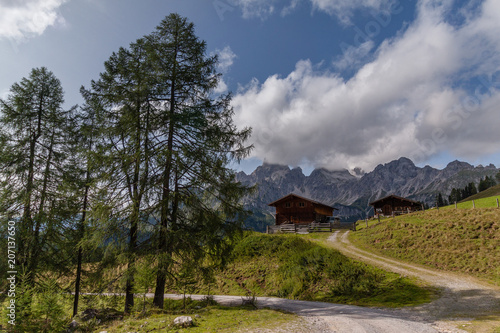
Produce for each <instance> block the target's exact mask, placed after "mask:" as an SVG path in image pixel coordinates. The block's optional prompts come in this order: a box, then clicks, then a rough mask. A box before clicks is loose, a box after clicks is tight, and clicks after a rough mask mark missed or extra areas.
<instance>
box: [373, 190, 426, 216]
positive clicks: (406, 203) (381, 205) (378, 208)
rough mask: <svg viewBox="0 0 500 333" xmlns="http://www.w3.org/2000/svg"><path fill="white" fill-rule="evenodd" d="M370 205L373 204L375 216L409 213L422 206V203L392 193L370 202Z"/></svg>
mask: <svg viewBox="0 0 500 333" xmlns="http://www.w3.org/2000/svg"><path fill="white" fill-rule="evenodd" d="M370 206H373V210H374V212H375V216H378V215H384V216H392V215H399V214H405V213H411V212H415V211H417V210H420V209H421V208H422V204H421V203H420V202H418V201H414V200H410V199H406V198H402V197H398V196H396V195H393V194H391V195H389V196H387V197H384V198H382V199H378V200H376V201H373V202H370Z"/></svg>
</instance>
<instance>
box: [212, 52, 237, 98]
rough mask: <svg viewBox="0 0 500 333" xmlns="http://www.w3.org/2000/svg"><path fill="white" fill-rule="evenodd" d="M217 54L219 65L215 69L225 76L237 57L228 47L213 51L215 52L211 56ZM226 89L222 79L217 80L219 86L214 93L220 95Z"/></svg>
mask: <svg viewBox="0 0 500 333" xmlns="http://www.w3.org/2000/svg"><path fill="white" fill-rule="evenodd" d="M215 54H217V56H218V59H219V63H218V64H217V69H218V70H219V72H220V73H222V74H226V73H227V72H228V71H229V69H230V68H231V66H232V65H233V63H234V59H236V58H237V55H236V54H235V53H234V52H233V50H231V47H230V46H226V47H224V48H223V49H222V50H219V49H217V50H215V52H213V53H212V55H215ZM227 90H228V87H227V84H226V82H225V81H224V78H220V79H219V85H218V86H217V88H216V89H215V93H218V94H222V93H225V92H227Z"/></svg>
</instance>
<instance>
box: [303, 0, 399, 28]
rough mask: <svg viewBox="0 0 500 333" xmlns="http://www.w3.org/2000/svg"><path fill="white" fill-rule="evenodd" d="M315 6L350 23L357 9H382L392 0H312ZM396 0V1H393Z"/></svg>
mask: <svg viewBox="0 0 500 333" xmlns="http://www.w3.org/2000/svg"><path fill="white" fill-rule="evenodd" d="M310 1H311V3H312V5H313V8H315V9H317V10H321V11H323V12H326V13H328V14H330V15H334V16H336V17H338V18H339V19H340V20H341V21H342V22H345V23H348V22H349V21H350V18H351V16H352V13H353V11H354V10H356V9H372V10H380V9H381V8H382V7H386V6H387V4H388V3H391V1H383V0H310ZM392 2H394V1H392Z"/></svg>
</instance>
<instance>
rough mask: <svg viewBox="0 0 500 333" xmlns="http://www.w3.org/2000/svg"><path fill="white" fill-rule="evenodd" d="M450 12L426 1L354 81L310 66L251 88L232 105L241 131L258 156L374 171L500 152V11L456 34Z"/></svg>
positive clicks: (492, 0)
mask: <svg viewBox="0 0 500 333" xmlns="http://www.w3.org/2000/svg"><path fill="white" fill-rule="evenodd" d="M450 5H451V3H450V2H448V1H438V0H422V1H420V2H419V3H418V17H417V18H416V20H415V21H414V22H413V23H412V24H411V25H410V26H409V27H408V29H406V31H405V32H404V33H403V34H401V35H398V37H395V38H393V39H389V40H386V41H385V42H383V43H382V44H381V46H380V47H379V48H378V49H377V50H375V53H374V58H373V60H372V61H371V62H368V63H365V64H364V65H363V66H362V67H361V68H360V69H359V70H358V71H357V72H356V74H355V75H354V76H353V77H352V78H351V79H349V80H344V79H343V78H341V77H339V76H338V75H336V74H335V73H331V72H327V73H324V72H323V73H318V72H317V71H316V70H315V69H314V66H313V64H312V63H311V62H310V61H308V60H304V61H299V62H298V63H297V65H296V68H295V70H294V71H293V72H292V73H290V74H289V75H288V76H287V77H279V76H277V75H274V76H271V77H269V78H268V79H267V80H265V82H263V83H260V82H257V81H256V80H254V81H252V83H251V84H250V85H249V86H248V87H246V88H245V89H243V90H242V91H240V92H239V93H238V94H237V95H236V96H235V97H234V98H233V105H234V107H235V111H236V121H237V123H238V124H239V125H241V126H243V125H244V126H251V127H252V128H253V137H252V141H253V143H254V144H255V147H256V148H255V150H254V153H253V154H254V155H253V156H254V157H257V158H260V159H262V160H264V159H265V160H267V161H269V162H275V163H284V164H290V165H298V164H302V163H304V162H305V163H311V164H313V165H315V166H325V167H329V168H354V167H361V168H363V169H365V170H370V169H371V168H373V167H374V166H376V165H377V164H378V163H382V162H386V161H387V160H390V159H395V158H398V157H400V156H407V157H410V158H412V159H414V160H416V162H423V161H425V160H426V159H429V158H430V157H432V156H433V155H434V154H436V153H440V152H444V151H450V152H452V153H454V154H455V155H456V156H460V157H464V158H474V157H477V156H479V155H481V154H490V153H494V152H500V149H499V147H498V144H497V143H498V142H499V141H500V131H498V128H500V117H498V105H499V103H500V52H499V51H500V49H499V47H500V40H499V39H498V37H497V36H499V35H500V10H496V9H498V8H497V7H498V2H497V1H496V0H487V1H485V2H484V3H483V4H482V8H481V11H480V13H479V14H478V15H476V16H475V17H473V18H468V19H467V21H466V22H465V23H464V24H462V25H461V26H459V27H456V26H453V25H451V24H450V23H448V22H447V15H448V13H449V9H450V8H451V7H450ZM353 55H356V53H355V52H353ZM361 55H362V56H364V54H361ZM492 74H495V75H492ZM471 86H472V89H470V87H471ZM466 89H467V90H466Z"/></svg>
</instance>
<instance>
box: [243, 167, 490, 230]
mask: <svg viewBox="0 0 500 333" xmlns="http://www.w3.org/2000/svg"><path fill="white" fill-rule="evenodd" d="M498 171H499V169H497V168H496V167H495V166H494V165H493V164H490V165H488V166H486V167H484V166H482V165H479V166H476V167H474V166H473V165H471V164H469V163H466V162H460V161H454V162H451V163H449V164H448V165H447V166H446V168H444V169H442V170H439V169H435V168H432V167H430V166H425V167H423V168H420V167H417V166H416V165H415V164H414V163H413V162H412V161H411V160H409V159H408V158H405V157H402V158H400V159H399V160H395V161H392V162H390V163H387V164H384V165H382V164H381V165H378V166H377V167H376V168H375V169H374V170H373V171H371V172H368V173H363V172H361V171H360V170H359V169H357V170H355V171H353V172H352V173H351V172H349V171H348V170H339V171H330V170H327V169H323V168H321V169H315V170H314V171H313V172H312V173H311V174H310V175H309V176H305V175H304V174H303V172H302V169H301V168H293V169H290V168H289V167H288V166H283V165H277V164H267V163H264V164H263V165H261V166H259V167H258V168H257V169H255V171H253V172H252V173H251V174H249V175H247V174H246V173H244V172H239V173H237V175H236V179H237V180H238V181H240V182H242V183H243V184H246V185H257V191H256V193H255V194H253V195H249V196H247V197H246V198H245V199H244V200H245V201H244V203H245V205H246V207H247V208H249V209H251V210H252V211H254V212H256V213H257V215H259V216H266V215H267V216H269V213H271V212H273V209H274V208H272V207H268V206H267V204H268V203H270V202H273V201H274V200H276V199H279V198H281V197H283V196H285V195H287V194H289V193H296V194H299V195H301V196H305V197H308V198H311V199H313V200H317V201H320V202H323V203H325V204H328V205H331V206H333V207H335V208H338V209H339V211H336V212H335V213H336V215H339V216H341V217H342V219H343V220H349V221H352V220H357V219H364V218H365V217H366V216H367V215H373V211H372V208H371V206H369V203H370V202H372V201H374V200H377V199H379V198H382V197H384V196H386V195H389V194H395V195H398V196H401V197H405V198H409V199H413V200H418V201H421V202H423V203H426V204H428V205H430V206H433V205H434V203H435V199H436V195H437V193H442V194H443V196H444V197H445V198H447V197H448V195H449V194H450V192H451V190H452V188H463V187H465V186H466V185H467V184H468V183H470V182H474V183H475V184H476V185H477V184H478V183H479V181H480V179H481V178H484V177H485V176H495V175H496V174H497V173H498ZM268 220H269V218H268Z"/></svg>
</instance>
